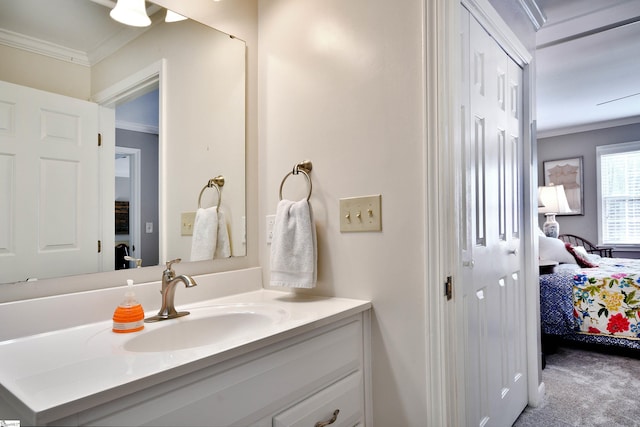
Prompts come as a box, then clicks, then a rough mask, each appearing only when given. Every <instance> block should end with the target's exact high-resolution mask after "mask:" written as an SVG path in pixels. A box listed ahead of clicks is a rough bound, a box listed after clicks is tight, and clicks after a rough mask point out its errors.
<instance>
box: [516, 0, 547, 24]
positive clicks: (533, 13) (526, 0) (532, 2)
mask: <svg viewBox="0 0 640 427" xmlns="http://www.w3.org/2000/svg"><path fill="white" fill-rule="evenodd" d="M518 2H519V3H520V6H522V9H523V10H524V11H525V12H526V14H527V16H528V17H529V20H530V21H531V23H532V24H533V27H534V28H535V29H536V31H538V30H539V29H540V28H541V27H542V26H543V25H544V23H545V22H547V17H546V16H545V15H544V12H542V9H540V6H538V3H536V0H518Z"/></svg>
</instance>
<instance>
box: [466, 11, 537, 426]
mask: <svg viewBox="0 0 640 427" xmlns="http://www.w3.org/2000/svg"><path fill="white" fill-rule="evenodd" d="M461 22H462V23H463V29H464V30H465V31H464V34H463V41H464V43H463V44H464V48H463V50H464V51H465V52H468V55H467V57H466V59H465V61H464V63H465V64H466V70H467V72H466V73H465V76H466V81H467V82H468V83H465V82H463V85H462V87H463V88H466V90H468V98H467V96H463V98H462V99H463V103H464V105H463V108H461V111H462V112H463V114H466V115H467V116H468V117H465V118H463V120H462V123H464V124H466V125H465V126H463V128H464V129H465V130H466V134H465V135H464V150H463V152H464V153H465V156H468V160H466V159H463V160H464V161H465V165H464V167H465V171H466V173H465V178H466V179H467V180H471V181H472V182H463V183H462V185H464V187H465V188H468V189H472V190H473V191H471V193H467V200H466V201H465V206H467V216H468V217H470V218H471V220H470V221H466V223H467V224H470V225H471V227H472V230H471V232H468V233H466V236H467V238H471V239H472V241H469V242H465V243H464V244H463V245H462V246H463V247H465V248H469V249H468V250H466V252H465V253H464V254H463V259H464V260H465V267H466V268H464V269H463V278H462V282H463V283H462V286H463V294H464V295H463V298H464V316H465V319H464V323H465V325H466V327H465V344H464V347H465V355H466V359H467V362H466V370H465V383H466V399H465V401H466V406H467V422H466V424H467V425H470V426H472V425H477V426H485V425H486V426H491V425H495V426H503V425H511V424H512V423H513V421H515V419H516V418H517V416H518V415H519V414H520V412H521V411H522V409H523V408H524V407H525V406H526V402H527V389H526V372H525V369H524V366H525V351H524V348H523V346H522V344H523V343H524V339H525V337H526V334H525V325H524V314H525V310H524V307H523V301H524V289H523V287H522V284H521V283H520V282H521V281H520V280H519V278H520V274H521V273H520V269H521V264H522V258H521V254H522V247H521V242H520V238H519V237H520V236H519V230H520V224H521V221H522V212H521V209H520V203H521V196H520V194H521V188H520V187H521V180H520V178H519V176H520V170H521V164H522V152H521V151H522V148H521V146H520V142H521V135H522V129H521V124H520V121H519V117H518V115H519V111H520V110H521V107H519V106H518V105H517V103H518V102H521V100H520V98H521V96H520V90H521V88H520V86H521V85H520V83H519V82H520V79H521V73H522V71H521V69H520V68H519V67H517V65H515V64H514V63H513V61H512V60H511V59H510V58H509V57H508V56H507V55H506V53H505V52H504V51H503V50H502V49H501V48H500V47H499V46H498V45H497V44H496V42H495V40H494V39H493V38H492V37H491V36H490V35H489V34H488V33H487V32H486V31H485V30H484V28H482V27H481V26H480V24H479V23H478V22H477V21H476V20H475V19H474V18H473V17H465V16H463V17H462V18H461ZM512 65H513V66H512ZM514 66H515V68H514ZM514 102H516V105H514ZM463 157H464V156H463ZM469 168H470V170H468V171H467V169H469Z"/></svg>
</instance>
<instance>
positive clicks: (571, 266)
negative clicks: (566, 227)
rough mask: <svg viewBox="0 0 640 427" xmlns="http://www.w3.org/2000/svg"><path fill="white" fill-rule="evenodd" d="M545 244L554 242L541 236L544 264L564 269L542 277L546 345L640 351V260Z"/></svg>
mask: <svg viewBox="0 0 640 427" xmlns="http://www.w3.org/2000/svg"><path fill="white" fill-rule="evenodd" d="M544 239H550V240H555V242H548V241H544V240H543V237H540V257H541V259H543V258H542V257H543V256H544V257H546V258H544V259H547V260H553V261H556V262H558V263H559V265H558V266H557V267H556V268H555V269H554V272H553V273H550V274H541V275H540V316H541V329H542V334H543V339H544V340H545V342H544V343H543V345H544V344H545V343H546V344H547V346H548V345H549V343H551V344H552V345H553V344H555V343H557V342H558V341H559V340H562V341H572V342H578V343H585V344H596V345H598V346H614V347H621V348H627V349H634V350H640V259H628V258H608V257H601V256H599V255H597V254H589V253H587V252H586V251H584V250H583V249H582V248H580V247H573V246H571V245H569V244H567V245H566V246H565V244H564V243H563V242H561V241H560V240H558V239H551V238H548V237H544ZM557 242H560V244H559V245H558V243H557ZM550 246H553V249H552V250H551V251H550V249H549V247H550ZM567 255H568V256H567Z"/></svg>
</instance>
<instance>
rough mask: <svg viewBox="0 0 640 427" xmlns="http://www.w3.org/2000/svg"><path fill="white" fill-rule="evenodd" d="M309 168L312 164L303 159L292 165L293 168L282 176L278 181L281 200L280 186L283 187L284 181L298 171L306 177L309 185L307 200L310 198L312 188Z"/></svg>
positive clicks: (311, 167)
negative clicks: (279, 181) (280, 180)
mask: <svg viewBox="0 0 640 427" xmlns="http://www.w3.org/2000/svg"><path fill="white" fill-rule="evenodd" d="M311 169H313V164H312V163H311V160H304V161H302V162H300V163H298V164H296V165H295V166H294V167H293V170H292V171H291V172H289V173H288V174H286V175H285V176H284V178H282V182H281V183H280V200H282V187H284V182H285V181H286V180H287V178H289V177H290V176H291V175H298V174H299V173H300V172H302V173H303V174H304V177H305V178H307V184H308V185H309V194H308V195H307V201H309V199H310V198H311V190H312V188H313V184H311V177H310V176H309V173H311Z"/></svg>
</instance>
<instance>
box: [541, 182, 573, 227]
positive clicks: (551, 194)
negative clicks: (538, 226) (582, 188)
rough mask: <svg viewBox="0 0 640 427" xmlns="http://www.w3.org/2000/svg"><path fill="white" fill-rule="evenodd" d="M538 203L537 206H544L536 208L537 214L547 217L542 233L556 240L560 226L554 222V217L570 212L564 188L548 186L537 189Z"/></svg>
mask: <svg viewBox="0 0 640 427" xmlns="http://www.w3.org/2000/svg"><path fill="white" fill-rule="evenodd" d="M538 201H539V202H538V204H540V203H542V204H543V205H544V206H543V207H540V208H538V212H539V213H543V214H545V216H546V217H547V220H546V221H545V223H544V224H543V225H542V231H543V232H544V234H545V236H547V237H555V238H558V235H559V234H560V224H558V222H557V221H556V215H557V214H559V213H570V212H571V208H570V207H569V202H567V195H566V194H565V192H564V186H562V185H553V184H550V185H547V186H545V187H538Z"/></svg>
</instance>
